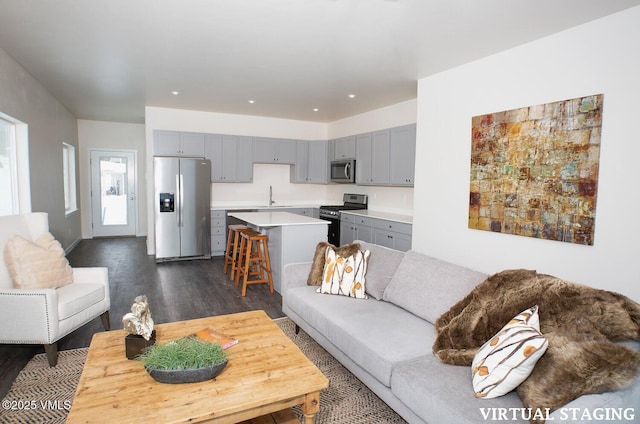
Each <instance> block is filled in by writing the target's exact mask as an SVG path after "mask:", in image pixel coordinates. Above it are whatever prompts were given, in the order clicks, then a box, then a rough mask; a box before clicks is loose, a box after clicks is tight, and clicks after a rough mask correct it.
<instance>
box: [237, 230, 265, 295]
mask: <svg viewBox="0 0 640 424" xmlns="http://www.w3.org/2000/svg"><path fill="white" fill-rule="evenodd" d="M240 238H241V241H240V249H239V252H240V253H239V256H238V273H237V274H236V276H235V277H236V279H235V282H236V286H238V285H239V284H240V279H241V278H242V296H243V297H244V296H246V294H247V286H248V285H249V284H268V285H269V292H271V293H273V276H272V274H271V260H270V258H269V246H268V244H267V243H268V240H269V237H268V236H267V235H265V234H261V233H258V232H256V231H253V230H249V231H243V232H242V233H241V234H240ZM250 277H256V278H250Z"/></svg>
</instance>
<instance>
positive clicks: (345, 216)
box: [340, 213, 356, 224]
mask: <svg viewBox="0 0 640 424" xmlns="http://www.w3.org/2000/svg"><path fill="white" fill-rule="evenodd" d="M340 221H341V222H348V223H350V224H355V222H356V217H355V216H354V215H350V214H346V213H343V214H340Z"/></svg>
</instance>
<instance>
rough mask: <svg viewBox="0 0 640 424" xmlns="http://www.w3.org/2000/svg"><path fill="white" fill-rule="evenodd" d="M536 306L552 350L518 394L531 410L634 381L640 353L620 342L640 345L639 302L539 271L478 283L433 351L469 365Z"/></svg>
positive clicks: (439, 327) (446, 318)
mask: <svg viewBox="0 0 640 424" xmlns="http://www.w3.org/2000/svg"><path fill="white" fill-rule="evenodd" d="M534 305H538V307H539V314H540V331H541V332H542V334H544V336H545V337H546V338H547V340H548V341H549V348H548V349H547V351H546V353H545V354H544V355H543V356H542V358H540V360H539V361H538V363H537V364H536V366H535V368H534V370H533V372H532V373H531V375H530V376H529V377H528V378H527V379H526V380H525V381H524V382H523V383H522V384H521V385H520V386H519V387H518V389H517V391H518V395H519V396H520V398H521V399H522V402H523V403H524V406H525V407H527V408H550V410H552V411H553V410H555V409H558V408H560V407H561V406H563V405H565V404H566V403H568V402H570V401H572V400H573V399H576V398H577V397H579V396H581V395H583V394H589V393H602V392H605V391H610V390H617V389H621V388H624V387H626V386H628V385H630V384H631V383H632V382H633V379H634V378H635V376H636V374H637V373H638V371H639V370H640V352H639V351H637V350H635V349H633V348H631V347H629V346H625V345H622V344H618V343H615V342H617V341H623V340H640V305H639V304H637V303H636V302H634V301H632V300H631V299H628V298H627V297H625V296H622V295H620V294H617V293H613V292H608V291H604V290H598V289H594V288H591V287H587V286H583V285H580V284H576V283H570V282H567V281H564V280H561V279H558V278H555V277H552V276H550V275H543V274H538V273H536V272H535V271H528V270H508V271H503V272H500V273H498V274H495V275H492V276H490V277H489V278H487V280H485V281H484V282H482V283H481V284H479V285H478V286H477V287H476V288H475V289H473V290H472V291H471V293H469V294H468V295H467V296H466V297H465V298H464V299H462V300H461V301H460V302H458V303H457V304H455V305H454V306H452V307H451V309H450V310H449V311H448V312H446V313H444V314H443V315H442V316H441V317H440V318H438V320H437V321H436V331H437V333H438V334H437V338H436V341H435V343H434V345H433V352H434V354H435V355H436V356H437V357H438V358H439V359H440V360H441V361H442V362H445V363H448V364H454V365H471V362H472V361H473V357H474V355H475V353H476V351H477V350H478V348H480V346H482V344H483V343H484V342H486V341H487V340H489V339H490V338H491V337H492V336H493V335H494V334H496V333H497V332H498V331H499V330H500V329H501V328H502V327H503V326H504V325H505V324H506V323H507V322H509V320H511V319H512V318H513V317H514V316H516V315H517V314H519V313H520V312H522V311H523V310H525V309H527V308H530V307H531V306H534Z"/></svg>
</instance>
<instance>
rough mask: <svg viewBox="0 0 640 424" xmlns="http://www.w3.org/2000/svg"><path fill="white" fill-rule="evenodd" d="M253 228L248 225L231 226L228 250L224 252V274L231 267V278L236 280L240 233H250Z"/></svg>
mask: <svg viewBox="0 0 640 424" xmlns="http://www.w3.org/2000/svg"><path fill="white" fill-rule="evenodd" d="M249 230H251V228H249V227H247V226H246V225H239V224H232V225H229V237H227V248H226V249H225V251H224V268H223V270H222V272H223V273H224V274H226V273H227V267H228V266H229V265H231V272H230V274H229V277H230V278H231V280H234V279H235V273H236V271H237V270H238V253H239V252H240V250H238V247H239V245H240V233H242V232H244V231H249Z"/></svg>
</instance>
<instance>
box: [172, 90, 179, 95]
mask: <svg viewBox="0 0 640 424" xmlns="http://www.w3.org/2000/svg"><path fill="white" fill-rule="evenodd" d="M171 94H173V95H174V96H177V95H178V94H180V92H179V91H176V90H173V91H172V92H171Z"/></svg>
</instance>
